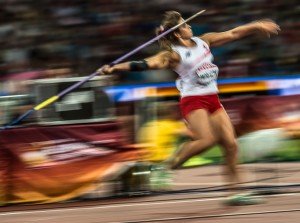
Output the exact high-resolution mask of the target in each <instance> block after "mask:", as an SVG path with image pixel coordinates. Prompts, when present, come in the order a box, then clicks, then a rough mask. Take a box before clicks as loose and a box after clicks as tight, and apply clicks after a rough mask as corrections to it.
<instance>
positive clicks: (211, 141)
mask: <svg viewBox="0 0 300 223" xmlns="http://www.w3.org/2000/svg"><path fill="white" fill-rule="evenodd" d="M205 142H206V143H207V145H208V146H213V145H215V144H216V143H217V137H215V136H214V135H212V134H211V135H207V136H206V138H205Z"/></svg>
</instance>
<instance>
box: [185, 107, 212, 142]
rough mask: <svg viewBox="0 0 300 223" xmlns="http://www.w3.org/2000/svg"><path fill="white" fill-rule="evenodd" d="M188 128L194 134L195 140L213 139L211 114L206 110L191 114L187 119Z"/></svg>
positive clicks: (195, 111) (198, 110)
mask: <svg viewBox="0 0 300 223" xmlns="http://www.w3.org/2000/svg"><path fill="white" fill-rule="evenodd" d="M185 119H186V122H187V126H188V128H189V129H190V130H191V131H192V132H193V136H194V138H195V139H201V138H207V137H212V138H214V135H213V128H212V123H211V121H210V114H209V112H208V111H207V110H205V109H197V110H194V111H192V112H190V113H189V114H188V115H187V116H186V117H185Z"/></svg>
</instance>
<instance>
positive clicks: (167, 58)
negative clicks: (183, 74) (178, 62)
mask: <svg viewBox="0 0 300 223" xmlns="http://www.w3.org/2000/svg"><path fill="white" fill-rule="evenodd" d="M173 57H174V55H173V53H172V52H169V51H162V52H160V53H157V54H155V55H154V56H151V57H148V58H145V59H143V60H139V61H128V62H124V63H119V64H116V65H113V66H109V65H105V66H103V67H101V68H100V69H98V71H97V72H98V73H99V74H111V73H113V72H129V71H144V70H158V69H168V68H169V67H170V66H171V63H172V62H171V61H173V60H174V59H172V58H173Z"/></svg>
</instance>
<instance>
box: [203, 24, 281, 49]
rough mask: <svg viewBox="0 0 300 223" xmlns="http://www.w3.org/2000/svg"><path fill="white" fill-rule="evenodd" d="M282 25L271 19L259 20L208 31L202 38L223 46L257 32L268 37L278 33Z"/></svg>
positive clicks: (209, 42) (210, 43)
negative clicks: (216, 31) (231, 27)
mask: <svg viewBox="0 0 300 223" xmlns="http://www.w3.org/2000/svg"><path fill="white" fill-rule="evenodd" d="M279 31H280V27H279V26H278V25H277V24H276V23H275V22H274V21H272V20H270V19H264V20H258V21H254V22H251V23H248V24H246V25H242V26H238V27H236V28H234V29H231V30H228V31H225V32H219V33H206V34H204V35H202V36H200V38H201V39H202V40H204V41H205V42H206V43H207V44H208V45H210V46H212V47H213V46H222V45H224V44H226V43H230V42H232V41H234V40H238V39H241V38H243V37H246V36H250V35H253V34H257V33H262V34H264V35H266V36H267V37H270V36H271V35H277V34H278V32H279Z"/></svg>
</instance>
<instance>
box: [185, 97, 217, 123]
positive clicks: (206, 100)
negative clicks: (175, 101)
mask: <svg viewBox="0 0 300 223" xmlns="http://www.w3.org/2000/svg"><path fill="white" fill-rule="evenodd" d="M219 108H223V106H222V104H221V103H220V100H219V96H218V95H217V94H210V95H199V96H187V97H183V98H181V99H180V110H181V114H182V116H183V117H184V118H185V117H186V116H187V115H188V114H189V113H190V112H191V111H194V110H197V109H206V110H207V111H209V113H210V114H212V113H214V112H215V111H217V110H218V109H219Z"/></svg>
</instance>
